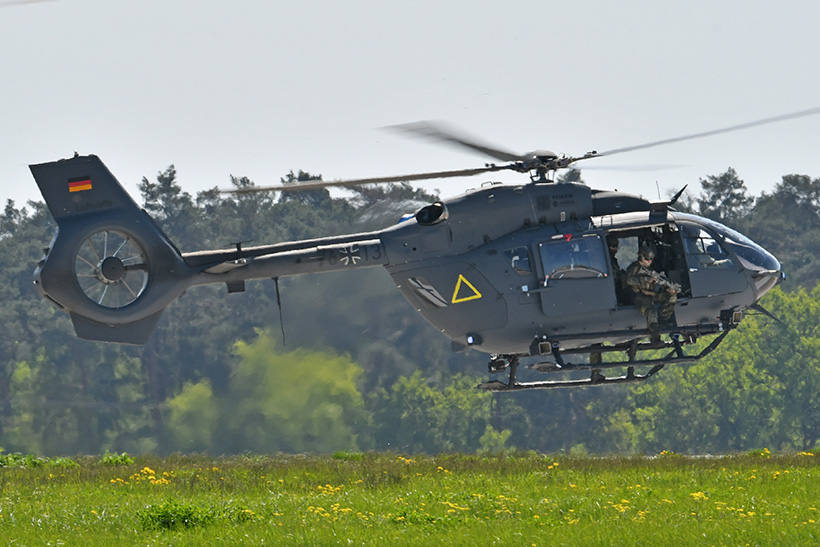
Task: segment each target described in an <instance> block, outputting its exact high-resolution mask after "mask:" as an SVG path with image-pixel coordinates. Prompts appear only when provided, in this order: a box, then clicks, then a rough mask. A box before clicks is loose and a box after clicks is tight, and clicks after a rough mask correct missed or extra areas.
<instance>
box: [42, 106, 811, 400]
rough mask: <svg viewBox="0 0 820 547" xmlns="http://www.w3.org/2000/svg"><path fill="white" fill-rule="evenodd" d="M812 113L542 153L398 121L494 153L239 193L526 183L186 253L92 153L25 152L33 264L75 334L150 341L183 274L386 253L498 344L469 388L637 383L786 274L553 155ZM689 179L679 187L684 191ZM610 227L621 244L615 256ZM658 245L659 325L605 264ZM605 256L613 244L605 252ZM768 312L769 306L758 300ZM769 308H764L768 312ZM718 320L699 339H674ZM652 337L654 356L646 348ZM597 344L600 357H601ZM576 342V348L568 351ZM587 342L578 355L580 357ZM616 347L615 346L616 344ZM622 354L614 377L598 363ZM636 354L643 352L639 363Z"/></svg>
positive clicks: (432, 311) (725, 329) (432, 300)
mask: <svg viewBox="0 0 820 547" xmlns="http://www.w3.org/2000/svg"><path fill="white" fill-rule="evenodd" d="M817 113H820V109H813V110H807V111H802V112H797V113H794V114H788V115H785V116H778V117H775V118H767V119H764V120H759V121H756V122H751V123H747V124H742V125H737V126H732V127H728V128H723V129H718V130H714V131H708V132H704V133H699V134H695V135H688V136H685V137H678V138H674V139H667V140H664V141H657V142H653V143H647V144H643V145H638V146H632V147H628V148H621V149H615V150H610V151H607V152H601V153H598V152H594V151H593V152H589V153H587V154H584V155H583V156H579V157H571V156H559V155H556V154H553V153H551V152H549V151H544V150H542V151H538V152H533V153H529V154H523V155H521V154H514V153H511V152H507V151H504V150H501V149H499V148H497V147H493V146H489V145H486V144H484V143H482V142H479V141H477V140H475V139H472V138H467V137H464V136H463V135H460V134H458V133H456V132H454V131H452V130H449V129H443V128H442V127H441V126H439V125H436V124H433V123H429V122H424V123H418V124H410V125H405V126H399V127H398V129H400V130H402V131H409V132H412V133H414V134H417V135H421V136H423V137H428V138H432V139H436V140H440V141H445V142H449V143H452V144H456V145H459V146H464V147H467V148H469V149H472V150H474V151H477V152H480V153H482V154H485V155H488V156H490V157H493V158H495V159H497V160H500V161H502V162H505V163H502V164H494V163H490V164H486V165H485V166H484V167H480V168H476V169H465V170H456V171H443V172H436V173H421V174H413V175H404V176H397V177H385V178H379V179H359V180H345V181H316V182H310V183H304V184H298V185H288V186H284V187H283V186H279V187H273V188H253V187H252V188H250V189H243V190H237V191H236V192H241V191H271V190H280V191H289V190H294V189H312V188H317V187H323V186H352V185H357V184H367V183H374V182H390V181H412V180H422V179H432V178H445V177H461V176H472V175H478V174H483V173H489V172H494V171H501V170H513V171H517V172H521V173H529V175H530V176H529V179H530V180H528V181H526V182H525V183H523V184H520V185H503V184H500V183H488V184H484V185H483V186H481V187H480V188H479V189H476V190H472V191H468V192H467V193H465V194H462V195H459V196H456V197H453V198H450V199H445V200H442V201H438V202H436V203H432V204H429V205H427V206H425V207H422V208H421V209H420V210H418V211H416V212H415V214H413V215H412V216H409V215H408V218H403V219H402V221H400V222H399V223H398V224H396V225H394V226H390V227H388V228H385V229H383V230H379V231H374V232H368V233H358V234H351V235H342V236H332V237H323V238H318V239H310V240H304V241H292V242H285V243H277V244H273V245H262V246H254V247H247V248H246V247H243V246H242V245H241V244H238V245H236V246H235V248H232V249H221V250H203V251H197V252H186V253H183V252H180V250H179V249H177V247H176V246H175V245H174V244H173V242H171V241H170V240H169V239H168V237H167V236H166V235H165V234H164V233H163V232H162V230H161V229H160V228H159V227H158V226H157V224H156V223H155V222H154V220H153V219H152V218H151V217H150V216H149V215H148V213H147V212H146V211H144V210H143V209H141V208H140V207H139V206H138V205H137V204H136V203H135V202H134V200H133V199H132V198H131V197H130V196H129V195H128V193H127V192H126V191H125V190H124V189H123V187H122V186H121V185H120V183H119V182H118V181H117V179H116V178H115V177H114V175H113V174H112V173H111V172H110V171H109V170H108V168H107V167H106V166H105V165H104V164H103V162H102V161H101V160H100V159H99V158H98V157H97V156H94V155H89V156H79V155H76V154H75V156H74V157H72V158H69V159H63V160H59V161H54V162H49V163H42V164H38V165H32V166H30V168H31V172H32V174H33V176H34V178H35V180H36V181H37V184H38V185H39V187H40V191H41V192H42V195H43V197H44V198H45V201H46V204H47V206H48V208H49V210H50V212H51V214H52V215H53V217H54V219H55V221H56V222H57V225H58V229H57V232H56V234H55V236H54V238H53V240H52V241H51V243H50V244H49V246H48V247H47V248H45V256H44V257H43V259H42V260H41V261H40V262H39V263H38V264H37V268H36V270H35V273H34V284H35V287H36V289H37V290H38V292H39V293H40V294H41V295H42V296H43V297H45V298H46V299H47V300H49V301H50V302H51V303H52V304H54V305H55V306H57V307H58V308H59V309H62V310H65V311H67V312H68V313H69V314H70V316H71V320H72V322H73V325H74V328H75V331H76V333H77V336H79V337H81V338H84V339H88V340H100V341H108V342H118V343H125V344H144V343H146V342H147V341H148V339H149V337H150V336H151V333H152V332H153V330H154V328H155V326H156V324H157V322H158V320H159V317H160V315H161V313H162V310H163V309H164V308H165V307H166V306H167V305H168V304H169V303H171V302H172V301H173V300H174V299H176V298H177V297H178V296H179V295H180V294H181V293H182V292H183V291H185V290H186V289H188V288H190V287H193V286H197V285H206V284H213V283H224V284H225V285H226V287H227V291H228V292H229V293H233V292H240V291H243V290H244V289H245V282H246V281H247V280H251V279H275V280H278V279H279V278H280V277H285V276H295V275H302V274H311V273H318V272H328V271H336V270H348V269H357V268H373V267H383V268H385V269H386V270H387V272H388V274H389V275H390V276H391V277H392V279H393V281H394V282H395V283H396V286H397V287H398V288H399V290H400V291H401V292H402V294H403V295H404V297H405V298H406V299H407V300H408V301H409V302H410V304H411V305H413V307H414V308H415V309H416V310H417V311H418V312H419V313H421V314H422V315H423V316H424V318H425V319H426V320H427V321H429V322H430V323H431V324H432V325H433V326H435V327H436V328H437V329H439V330H440V331H441V332H442V333H443V334H444V335H445V336H447V337H449V338H450V339H451V340H452V346H453V350H454V351H462V350H466V349H468V348H472V349H476V350H479V351H482V352H485V353H488V354H490V359H489V363H488V369H489V371H490V373H498V372H502V371H508V372H509V378H508V380H507V381H506V382H501V381H488V382H485V383H482V384H480V385H479V386H478V387H479V388H482V389H487V390H491V391H513V390H523V389H543V388H553V387H574V386H584V385H603V384H612V383H626V382H639V381H643V380H646V379H647V378H649V377H651V376H652V375H654V374H655V373H657V372H658V371H659V370H661V369H662V368H663V367H664V366H665V365H667V364H672V363H691V362H694V361H696V360H698V359H700V358H702V357H703V356H705V355H706V354H708V353H709V352H711V351H713V350H714V349H715V348H716V347H717V345H718V344H720V342H721V341H722V340H723V339H724V338H725V336H726V335H727V334H728V333H729V332H730V331H731V330H732V329H734V328H735V327H736V326H737V325H738V324H739V322H740V321H741V319H742V317H743V314H744V312H745V311H746V310H749V309H761V308H759V305H758V301H759V300H760V299H761V298H762V297H763V295H764V294H766V292H767V291H769V290H770V289H772V288H773V287H774V286H775V285H776V284H777V283H778V282H779V281H780V280H782V278H783V273H782V271H781V266H780V263H779V262H778V261H777V259H775V257H774V256H772V255H771V254H770V253H769V252H767V251H766V250H765V249H763V248H762V247H761V246H759V245H757V244H755V243H754V242H752V241H751V240H750V239H748V238H747V237H745V236H743V235H742V234H740V233H738V232H736V231H734V230H732V229H730V228H728V227H726V226H723V225H721V224H719V223H717V222H713V221H710V220H708V219H705V218H701V217H698V216H694V215H690V214H684V213H680V212H677V211H675V210H674V203H675V201H676V200H677V198H678V197H679V196H680V193H678V195H677V196H675V197H674V198H672V199H671V200H668V201H658V202H651V201H648V200H646V199H643V198H641V197H637V196H634V195H630V194H626V193H622V192H612V191H602V190H594V189H591V188H589V187H588V186H586V185H584V184H580V183H572V182H554V178H553V177H554V174H555V172H556V171H557V170H559V169H564V168H568V167H570V166H571V165H573V164H574V163H575V162H578V161H580V160H589V159H592V158H597V157H602V156H608V155H613V154H617V153H622V152H627V151H632V150H638V149H641V148H648V147H652V146H658V145H661V144H667V143H670V142H676V141H680V140H685V139H692V138H698V137H704V136H708V135H713V134H716V133H721V132H727V131H735V130H740V129H745V128H748V127H752V126H755V125H762V124H766V123H773V122H776V121H782V120H785V119H790V118H796V117H800V116H807V115H812V114H817ZM681 192H682V191H681ZM610 243H617V248H618V251H617V255H611V254H610V251H609V245H608V244H610ZM642 246H643V247H645V246H651V248H652V249H654V250H655V253H656V258H655V260H654V262H653V263H652V267H653V268H654V270H655V271H656V272H658V274H659V275H661V274H662V275H664V276H665V277H666V278H667V279H668V280H669V282H670V283H673V284H675V286H676V289H677V291H678V297H677V303H676V304H675V308H674V316H673V319H672V321H670V322H669V323H668V324H665V325H663V326H661V328H660V334H661V335H662V336H663V338H662V339H661V340H658V339H657V338H655V339H650V338H649V336H648V335H649V332H648V329H647V321H646V319H645V317H644V316H643V315H642V314H641V313H640V312H639V311H638V308H637V307H636V306H635V303H634V302H633V301H632V298H631V295H630V294H629V292H628V291H624V290H623V287H621V286H620V284H619V283H618V281H617V278H618V277H619V274H620V272H619V271H617V270H616V268H615V264H617V263H618V261H620V263H622V264H626V263H628V262H629V261H631V260H633V259H634V258H635V257H636V256H637V254H638V250H639V249H640V248H641V247H642ZM613 258H615V259H616V260H613ZM761 310H762V309H761ZM762 311H764V312H765V310H762ZM705 335H717V336H715V337H714V339H713V340H712V342H711V343H710V344H709V345H708V346H707V347H706V348H705V349H703V350H702V351H700V352H699V353H697V354H693V355H687V354H686V353H685V352H684V348H685V347H686V346H687V345H689V344H691V343H693V342H695V341H696V340H698V339H699V338H700V337H702V336H705ZM645 350H665V351H662V352H660V353H659V352H657V351H654V352H652V353H651V354H650V355H659V354H660V355H662V356H661V357H652V358H641V355H644V354H643V353H642V352H644V351H645ZM603 354H607V359H602V358H601V355H603ZM573 355H575V356H579V355H580V356H581V359H580V361H579V362H577V363H575V362H571V361H570V358H571V357H570V356H573ZM584 356H588V357H589V358H586V357H584ZM610 357H612V359H610ZM523 358H533V360H535V361H538V362H536V363H534V364H532V365H530V367H531V368H533V369H534V370H537V371H541V372H564V373H566V372H572V371H578V370H585V371H589V376H588V377H582V378H580V379H578V378H576V376H577V375H571V377H570V378H568V379H567V378H565V379H561V380H550V381H536V382H519V381H517V380H516V370H517V368H518V366H519V363H520V360H521V359H523ZM615 367H619V368H621V369H624V368H626V373H625V374H624V375H621V376H614V377H607V376H605V375H604V374H603V373H602V371H604V370H606V369H610V368H615ZM635 367H645V368H646V367H648V370H647V371H646V372H645V373H643V374H636V372H635Z"/></svg>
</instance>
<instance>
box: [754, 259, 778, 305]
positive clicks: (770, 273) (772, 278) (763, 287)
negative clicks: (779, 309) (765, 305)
mask: <svg viewBox="0 0 820 547" xmlns="http://www.w3.org/2000/svg"><path fill="white" fill-rule="evenodd" d="M777 265H778V268H776V269H770V270H757V271H755V272H754V273H752V280H753V281H754V286H755V292H756V293H757V298H758V299H760V298H761V297H763V295H764V294H766V293H767V292H769V291H770V290H772V289H773V288H774V287H775V286H777V285H779V284H780V283H782V282H783V281H784V280H785V279H786V274H785V272H783V269H782V268H781V267H780V263H779V262H778V263H777Z"/></svg>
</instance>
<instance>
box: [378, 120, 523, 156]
mask: <svg viewBox="0 0 820 547" xmlns="http://www.w3.org/2000/svg"><path fill="white" fill-rule="evenodd" d="M385 129H388V130H391V131H398V132H402V133H412V134H415V135H419V136H422V137H427V138H430V139H433V140H437V141H441V142H449V143H452V144H456V145H459V146H463V147H466V148H469V149H470V150H473V151H475V152H480V153H482V154H486V155H488V156H490V157H493V158H495V159H497V160H502V161H521V160H522V159H523V158H524V156H522V155H521V154H514V153H512V152H507V151H505V150H501V149H499V148H495V147H493V146H490V145H487V144H483V143H481V142H478V140H476V139H474V138H471V137H466V136H463V135H458V134H457V131H456V130H455V129H452V128H445V127H444V124H442V123H441V122H431V121H423V122H414V123H405V124H400V125H391V126H388V127H385Z"/></svg>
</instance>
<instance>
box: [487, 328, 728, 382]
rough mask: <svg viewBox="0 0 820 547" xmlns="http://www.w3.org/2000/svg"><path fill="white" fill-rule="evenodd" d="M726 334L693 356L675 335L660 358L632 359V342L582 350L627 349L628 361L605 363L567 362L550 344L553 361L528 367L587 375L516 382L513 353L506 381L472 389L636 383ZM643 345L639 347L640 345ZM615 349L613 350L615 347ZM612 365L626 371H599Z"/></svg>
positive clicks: (704, 352) (709, 349)
mask: <svg viewBox="0 0 820 547" xmlns="http://www.w3.org/2000/svg"><path fill="white" fill-rule="evenodd" d="M727 334H729V329H727V330H724V331H723V332H721V333H720V334H719V335H718V336H717V337H716V338H715V339H714V340H712V342H711V343H710V344H709V345H708V346H706V347H705V348H703V349H702V350H701V351H700V353H698V354H697V355H693V356H687V355H684V353H683V349H682V348H681V343H680V339H679V337H674V336H673V338H672V341H671V342H668V343H664V344H663V345H662V346H660V347H661V348H668V347H671V348H672V351H671V352H669V353H668V354H667V355H666V356H665V357H661V358H660V359H638V360H635V359H634V353H633V352H632V351H629V350H630V348H634V347H635V345H634V344H633V345H632V346H630V344H620V345H617V346H612V347H607V346H591V347H587V348H585V349H586V351H585V352H584V353H595V352H601V351H616V350H617V349H621V350H622V349H627V350H628V351H629V354H630V357H633V358H631V359H630V360H628V361H618V362H606V363H603V362H602V363H595V364H589V363H579V364H575V363H567V362H565V361H564V360H563V357H562V355H561V352H560V351H559V350H558V347H557V344H552V346H551V349H552V355H553V357H555V363H554V364H552V363H539V364H540V365H546V366H544V367H538V365H534V366H531V368H536V369H537V370H539V371H543V372H572V371H578V370H591V373H590V376H589V378H582V379H577V380H548V381H540V382H517V381H516V379H515V373H516V370H517V368H518V365H519V362H518V361H519V358H518V356H517V355H512V356H508V357H509V363H510V377H509V380H508V382H507V383H504V382H501V381H498V380H492V381H489V382H482V383H481V384H479V385H477V386H476V388H478V389H484V390H487V391H496V392H500V391H522V390H528V389H553V388H562V387H583V386H600V385H608V384H626V383H637V382H643V381H645V380H647V379H649V378H651V377H652V376H654V375H655V374H657V373H658V372H659V371H660V370H661V369H663V368H664V367H665V366H666V365H671V364H686V363H694V362H696V361H698V360H700V359H702V358H703V357H706V356H707V355H709V354H710V353H712V352H713V351H714V350H715V348H717V347H718V346H719V345H720V343H721V342H722V341H723V339H724V338H726V335H727ZM642 346H643V347H642ZM616 348H617V349H616ZM637 349H639V350H647V349H660V348H659V347H658V344H656V343H648V344H638V345H637ZM572 353H582V352H581V351H579V350H573V351H572ZM650 365H651V366H652V368H651V369H649V371H647V372H646V373H645V374H635V367H636V366H650ZM615 367H627V371H626V374H625V375H623V376H617V377H613V378H607V377H606V376H604V375H603V374H601V370H603V369H607V368H615Z"/></svg>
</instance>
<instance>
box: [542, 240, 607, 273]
mask: <svg viewBox="0 0 820 547" xmlns="http://www.w3.org/2000/svg"><path fill="white" fill-rule="evenodd" d="M538 251H539V254H540V256H541V263H542V266H543V267H544V272H545V274H546V278H545V280H544V282H545V284H546V283H548V282H549V281H550V280H558V279H588V278H595V277H606V276H607V271H608V268H607V259H606V257H607V256H608V255H607V254H606V253H605V252H604V243H603V241H602V240H601V238H600V236H598V235H596V234H590V235H586V236H583V237H578V238H574V237H567V238H561V239H557V240H553V241H545V242H543V243H539V244H538Z"/></svg>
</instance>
